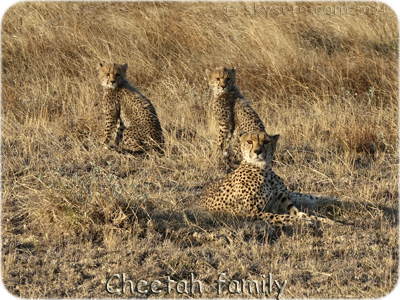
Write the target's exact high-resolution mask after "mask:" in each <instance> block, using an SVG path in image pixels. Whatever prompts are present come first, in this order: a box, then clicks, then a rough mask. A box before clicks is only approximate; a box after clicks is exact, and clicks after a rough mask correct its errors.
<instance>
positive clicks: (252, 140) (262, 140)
mask: <svg viewBox="0 0 400 300" xmlns="http://www.w3.org/2000/svg"><path fill="white" fill-rule="evenodd" d="M239 138H240V144H241V148H242V154H243V159H244V160H245V161H246V162H247V163H249V164H253V165H256V166H258V167H260V168H261V169H265V168H266V167H268V166H269V164H270V163H271V161H272V157H273V156H274V153H275V149H276V143H277V142H278V139H279V134H277V135H274V136H270V135H268V134H267V133H265V132H263V131H259V132H251V133H243V134H241V135H240V137H239Z"/></svg>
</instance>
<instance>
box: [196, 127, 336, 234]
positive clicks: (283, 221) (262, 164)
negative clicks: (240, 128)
mask: <svg viewBox="0 0 400 300" xmlns="http://www.w3.org/2000/svg"><path fill="white" fill-rule="evenodd" d="M239 139H240V142H241V150H242V154H243V161H242V162H241V164H240V166H239V168H237V169H236V170H235V171H233V172H232V173H230V174H228V175H227V177H226V178H225V179H222V180H219V181H216V182H213V183H211V184H210V185H208V186H206V188H205V189H204V190H203V192H202V194H201V196H200V201H201V205H202V206H204V207H205V208H207V209H208V210H209V211H217V212H218V211H220V212H228V213H233V214H244V215H248V216H250V217H254V218H258V219H263V220H265V221H266V222H268V223H270V224H273V225H279V226H280V225H289V224H292V223H293V222H295V221H296V220H306V221H308V222H315V221H321V222H324V223H334V222H333V221H331V220H329V219H325V218H320V217H316V216H309V215H307V214H306V213H304V212H300V211H299V210H298V209H297V208H296V205H303V204H305V205H306V206H309V204H310V203H312V202H314V206H316V202H318V200H319V199H320V198H323V197H316V196H312V195H308V194H299V193H292V192H290V191H288V189H287V188H286V186H285V184H284V183H283V181H282V179H281V178H280V177H279V176H277V175H276V174H275V173H274V172H273V171H272V170H271V168H270V167H269V164H270V163H271V161H272V157H273V155H274V152H275V149H276V144H277V141H278V139H279V135H274V136H269V135H268V134H266V133H265V132H253V133H245V134H242V135H240V136H239ZM331 199H332V198H331ZM282 213H283V214H282Z"/></svg>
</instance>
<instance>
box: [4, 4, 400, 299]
mask: <svg viewBox="0 0 400 300" xmlns="http://www.w3.org/2000/svg"><path fill="white" fill-rule="evenodd" d="M224 4H225V3H214V2H213V3H206V2H199V3H150V2H149V3H135V2H118V3H109V2H99V3H96V2H84V3H83V2H82V3H80V2H70V3H67V2H57V3H50V2H49V3H46V2H41V3H36V2H26V3H20V4H16V5H14V6H13V7H11V8H10V9H9V10H8V11H7V13H6V15H5V16H4V18H3V23H2V115H1V117H2V123H1V126H2V138H1V143H2V170H1V171H2V191H1V198H2V202H1V203H2V279H3V283H4V285H5V286H6V288H7V289H8V290H9V291H10V292H11V293H12V294H14V295H18V296H21V297H24V298H31V297H33V298H37V297H41V298H42V297H50V298H60V297H61V298H63V297H71V298H80V297H87V298H88V297H93V298H104V297H111V298H112V297H116V298H129V297H163V298H181V297H184V298H188V297H195V298H197V297H200V294H199V293H198V292H197V286H196V290H195V294H194V295H187V294H186V293H183V294H179V293H177V291H176V286H175V284H172V287H173V289H172V290H171V292H170V293H168V290H167V287H166V282H167V278H168V276H170V278H171V279H172V280H174V281H175V282H177V281H179V280H186V281H187V282H188V283H189V282H190V276H191V273H193V275H194V279H196V280H200V281H201V283H202V289H203V294H202V297H205V298H212V297H224V298H231V297H246V298H247V297H256V298H261V297H263V296H262V295H260V294H258V295H255V294H250V293H249V290H248V289H246V290H245V292H244V293H242V294H240V295H238V294H229V293H228V291H227V287H228V286H227V283H228V281H232V280H237V281H238V282H239V283H242V281H241V280H242V279H245V280H256V281H258V283H259V285H260V288H261V284H262V280H263V277H262V276H263V275H265V276H266V277H265V279H264V282H266V281H267V280H268V281H269V278H268V274H269V273H270V274H271V276H272V281H274V280H277V282H278V283H279V284H280V286H281V287H282V284H283V282H284V280H287V284H286V286H285V289H284V291H283V294H282V295H281V297H283V298H347V297H350V298H375V297H381V296H383V295H386V294H388V293H389V292H390V291H391V290H392V289H393V288H394V286H395V284H396V282H397V278H398V198H399V194H398V143H399V141H398V121H399V120H398V80H399V78H398V23H397V18H396V16H395V15H394V13H393V12H392V11H391V10H390V8H389V7H384V6H383V4H381V3H366V2H362V3H356V2H346V3H333V2H323V3H314V2H302V3H300V2H290V3H286V4H285V3H283V2H280V3H274V5H279V6H280V7H281V8H282V7H283V6H284V5H288V6H290V7H293V6H297V7H300V6H302V5H304V6H305V7H307V11H308V12H310V11H311V12H313V11H315V8H316V7H317V6H318V5H322V7H323V8H322V9H325V10H324V12H325V13H328V12H329V10H328V9H326V7H334V6H335V5H336V6H337V5H346V6H347V7H352V8H354V9H353V10H351V13H352V14H355V13H356V12H358V10H357V9H356V6H361V8H362V9H363V12H367V13H368V12H369V11H368V10H367V9H366V8H365V6H367V5H369V7H378V9H377V10H372V12H375V13H376V14H375V15H372V14H368V15H366V14H363V15H359V16H357V15H351V16H350V15H348V16H346V15H338V14H337V15H330V16H329V15H327V14H325V13H324V14H323V15H320V16H318V15H315V14H313V15H307V16H302V15H300V14H299V11H298V8H295V15H288V16H284V15H282V13H281V14H280V15H272V14H271V15H269V16H268V17H267V18H265V16H261V15H260V14H257V13H256V14H254V7H253V6H251V5H253V3H250V4H248V3H240V2H236V3H235V5H236V6H237V11H238V15H237V16H233V17H226V16H224V14H223V9H222V8H223V6H224ZM246 5H247V6H248V5H250V7H247V9H248V10H247V11H246V9H245V7H246ZM257 5H264V6H265V7H266V8H267V9H268V8H269V7H270V6H271V5H272V4H271V3H261V2H259V3H257ZM382 7H384V10H382ZM230 9H231V10H230V12H231V11H232V7H231V8H230ZM318 9H321V8H318ZM249 10H251V12H252V14H251V15H245V13H246V12H247V13H248V11H249ZM303 10H304V9H303ZM258 11H263V10H262V9H261V10H258ZM264 11H265V10H264ZM317 11H318V10H317ZM103 61H105V62H108V61H112V62H117V63H124V62H127V63H128V65H129V67H128V77H129V78H130V82H131V84H132V85H134V86H136V87H137V88H138V89H139V90H140V91H141V92H142V93H143V94H145V95H146V96H147V97H148V98H149V99H151V101H152V102H153V104H154V105H155V107H156V109H157V112H158V115H159V117H160V120H161V123H162V126H163V128H164V129H165V135H166V141H167V143H166V147H167V150H166V154H165V155H164V156H157V155H152V156H151V157H149V158H147V159H143V158H137V157H131V156H123V155H119V154H117V153H114V152H107V151H105V150H104V149H103V148H102V147H101V145H100V141H101V136H102V131H103V121H102V107H101V97H102V88H101V87H100V85H99V83H98V81H97V73H96V70H95V68H96V64H97V63H98V62H103ZM216 66H227V67H233V66H234V67H236V68H237V83H238V86H239V87H240V89H241V91H242V92H243V94H244V95H245V96H246V97H248V98H249V99H250V100H251V101H252V105H253V107H254V108H255V109H256V111H257V112H258V113H259V115H260V116H261V118H262V119H263V120H264V123H265V125H266V128H267V131H268V132H269V133H270V134H277V133H279V134H281V139H280V141H279V144H278V149H277V153H276V157H275V162H274V164H273V168H274V170H275V172H276V173H277V174H278V175H280V176H281V177H282V178H283V179H284V180H285V182H286V184H287V185H288V187H289V188H290V189H291V190H294V191H299V192H308V193H312V194H329V195H331V196H334V197H337V198H338V199H339V203H338V205H335V206H328V207H322V208H320V210H319V213H321V214H323V215H326V216H328V217H330V218H333V219H337V220H342V221H348V222H349V223H351V224H352V225H345V226H339V225H338V226H324V227H323V228H319V229H316V228H309V227H308V226H305V225H297V226H294V227H293V228H286V229H284V230H283V231H280V230H277V231H275V230H274V229H273V228H269V227H268V226H266V225H265V224H264V223H262V222H252V221H250V220H246V219H245V218H242V217H226V218H215V217H214V216H212V215H210V214H208V213H207V212H204V211H203V210H202V209H201V208H199V207H198V206H197V203H198V197H199V194H200V193H201V190H202V188H203V186H204V185H205V183H206V182H207V181H209V180H213V179H215V178H219V177H221V176H223V172H222V170H219V169H218V168H216V167H215V165H216V161H217V159H216V157H215V156H214V155H213V153H214V150H215V146H216V140H217V126H216V124H215V121H214V119H213V114H212V110H211V107H212V106H211V103H210V91H209V89H208V87H207V83H206V80H205V79H204V77H205V72H204V71H205V69H206V68H212V67H216ZM122 273H124V274H125V276H126V277H125V279H126V280H128V279H129V280H131V281H132V283H133V284H136V283H137V282H138V281H139V280H140V279H142V280H146V281H147V283H148V284H149V283H150V282H151V281H153V280H159V281H160V282H161V284H162V291H161V293H160V294H156V293H151V291H150V290H149V289H150V288H149V286H147V287H146V286H144V285H143V284H144V282H139V286H137V287H136V286H134V293H133V295H132V294H131V292H130V291H129V285H128V286H127V287H126V288H127V290H126V291H125V292H126V293H125V294H122V293H121V291H120V293H117V294H114V295H111V294H108V293H107V291H106V281H107V279H109V278H110V276H111V275H113V274H119V276H120V280H121V279H122ZM221 273H225V274H226V276H222V277H221V278H222V279H225V280H226V281H227V282H226V283H225V285H224V286H223V290H222V295H221V296H218V295H217V283H216V282H215V281H216V280H217V278H218V275H219V274H221ZM120 280H118V279H117V278H114V279H112V281H111V282H110V288H111V289H112V290H114V291H115V289H117V288H119V289H121V288H122V286H121V284H120ZM155 285H157V282H156V283H155ZM235 285H236V284H235V282H234V283H233V284H232V285H231V289H232V290H233V289H234V288H235ZM266 285H267V287H268V283H266ZM138 288H139V290H145V289H148V290H149V291H148V292H147V293H145V294H143V295H142V294H140V293H138ZM254 288H255V287H254ZM155 289H157V287H155ZM178 289H179V290H180V291H182V292H185V290H184V282H181V283H180V285H179V286H178ZM188 292H190V287H189V286H188ZM253 293H254V291H253ZM277 293H278V288H277V286H276V285H275V284H273V286H272V291H271V293H268V291H267V294H266V297H272V298H275V297H276V295H277Z"/></svg>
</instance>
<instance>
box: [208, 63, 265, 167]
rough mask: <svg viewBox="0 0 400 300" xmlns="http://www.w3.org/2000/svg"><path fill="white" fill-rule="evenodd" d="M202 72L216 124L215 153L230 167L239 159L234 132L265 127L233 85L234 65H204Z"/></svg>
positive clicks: (263, 128) (238, 147)
mask: <svg viewBox="0 0 400 300" xmlns="http://www.w3.org/2000/svg"><path fill="white" fill-rule="evenodd" d="M206 75H207V77H208V84H209V86H210V88H211V89H212V90H213V98H214V115H215V117H216V118H217V122H218V125H219V137H218V144H217V153H218V154H219V155H221V154H222V155H223V156H224V157H225V159H227V160H228V161H229V164H230V165H231V167H232V166H234V165H235V164H236V165H237V164H239V163H240V162H241V161H242V157H241V152H240V141H239V138H238V134H239V133H241V132H252V131H265V127H264V124H263V122H262V121H261V119H260V117H259V116H258V114H257V113H256V111H255V110H254V109H253V108H252V107H251V105H250V102H249V101H248V100H247V99H246V98H245V97H244V96H243V95H242V94H241V93H240V91H239V88H238V87H237V86H236V85H235V80H236V70H235V69H227V68H223V67H220V68H216V69H215V70H209V69H207V70H206Z"/></svg>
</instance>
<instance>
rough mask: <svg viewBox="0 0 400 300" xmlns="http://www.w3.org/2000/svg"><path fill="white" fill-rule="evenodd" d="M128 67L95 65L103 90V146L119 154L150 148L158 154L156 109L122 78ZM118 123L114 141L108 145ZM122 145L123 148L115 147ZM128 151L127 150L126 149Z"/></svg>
mask: <svg viewBox="0 0 400 300" xmlns="http://www.w3.org/2000/svg"><path fill="white" fill-rule="evenodd" d="M127 68H128V64H124V65H119V64H115V63H113V64H101V63H99V65H98V71H99V79H100V82H101V85H102V86H103V87H104V96H103V109H104V114H105V128H104V141H103V143H104V145H105V147H106V148H107V147H110V148H115V149H117V150H118V149H119V150H121V151H122V152H123V153H125V152H130V153H138V152H139V153H140V152H145V151H148V150H150V149H156V150H158V151H160V152H162V148H163V145H164V136H163V132H162V129H161V125H160V121H159V120H158V117H157V113H156V110H155V108H154V106H153V104H151V102H150V101H149V100H148V99H147V98H146V97H145V96H143V95H142V94H141V93H140V92H139V91H138V90H137V89H136V88H134V87H133V86H131V85H129V82H128V80H127V79H126V69H127ZM118 120H119V128H118V133H117V136H116V139H115V144H116V146H117V147H115V146H113V145H111V144H110V140H111V137H112V135H113V133H114V132H115V129H116V126H117V123H118ZM121 142H123V144H124V146H123V147H122V148H121V147H118V146H119V144H120V143H121ZM126 148H128V149H126Z"/></svg>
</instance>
